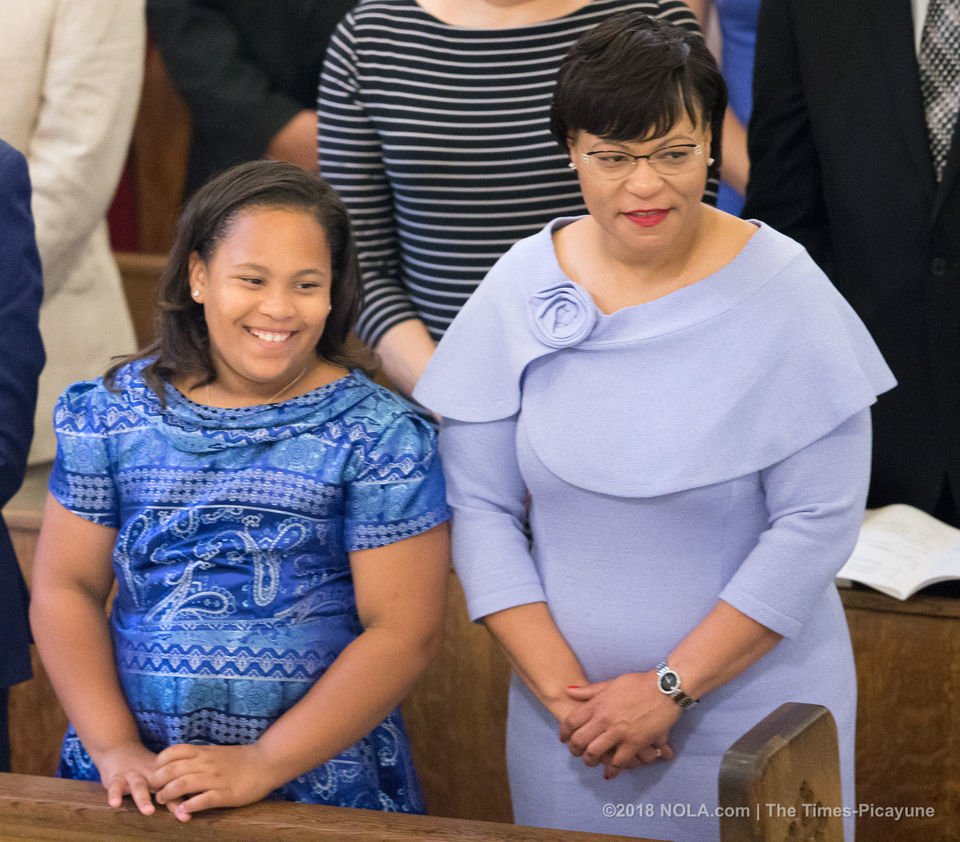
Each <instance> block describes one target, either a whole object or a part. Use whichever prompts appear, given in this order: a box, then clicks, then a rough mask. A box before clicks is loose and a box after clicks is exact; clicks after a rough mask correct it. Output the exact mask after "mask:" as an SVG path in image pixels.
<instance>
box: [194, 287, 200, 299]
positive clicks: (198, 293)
mask: <svg viewBox="0 0 960 842" xmlns="http://www.w3.org/2000/svg"><path fill="white" fill-rule="evenodd" d="M198 295H200V290H198V289H195V290H194V291H193V297H194V298H196V297H197V296H198Z"/></svg>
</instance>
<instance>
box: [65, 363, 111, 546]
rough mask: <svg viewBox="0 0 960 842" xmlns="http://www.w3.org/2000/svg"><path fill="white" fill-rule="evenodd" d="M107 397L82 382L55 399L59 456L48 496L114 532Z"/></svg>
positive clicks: (96, 385) (95, 385) (102, 392)
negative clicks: (50, 494)
mask: <svg viewBox="0 0 960 842" xmlns="http://www.w3.org/2000/svg"><path fill="white" fill-rule="evenodd" d="M106 394H107V393H105V392H104V390H103V389H102V387H100V386H99V385H98V384H97V383H95V382H81V383H74V384H73V385H72V386H70V387H68V388H67V389H66V391H64V393H63V394H62V395H61V396H60V399H59V400H58V401H57V405H56V408H55V409H54V414H53V423H54V430H55V432H56V434H57V456H56V459H55V461H54V463H53V470H52V472H51V475H50V492H51V493H52V494H53V496H54V497H55V498H56V500H57V502H58V503H60V504H61V505H62V506H63V507H64V508H66V509H68V510H69V511H71V512H73V513H74V514H77V515H80V517H82V518H84V519H86V520H89V521H92V522H93V523H97V524H100V525H101V526H110V527H113V528H114V529H116V528H118V527H119V526H120V512H119V498H118V496H117V489H116V486H115V484H114V481H113V472H112V470H111V460H110V455H109V450H110V448H109V437H110V431H109V421H108V419H109V417H110V413H109V412H108V411H107V407H106V405H105V403H104V401H103V397H104V396H105V395H106ZM114 420H117V419H114Z"/></svg>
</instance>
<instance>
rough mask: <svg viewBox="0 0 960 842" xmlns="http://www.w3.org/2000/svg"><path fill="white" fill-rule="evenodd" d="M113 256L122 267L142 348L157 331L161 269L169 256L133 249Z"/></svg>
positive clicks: (131, 314) (115, 253)
mask: <svg viewBox="0 0 960 842" xmlns="http://www.w3.org/2000/svg"><path fill="white" fill-rule="evenodd" d="M113 257H114V259H115V260H116V261H117V267H118V268H119V269H120V278H121V280H122V281H123V292H124V294H125V295H126V297H127V307H128V308H129V310H130V318H131V319H133V329H134V332H135V333H136V335H137V347H138V348H143V347H145V346H146V345H149V344H150V343H151V342H152V341H153V339H154V336H155V333H156V330H155V326H154V316H155V314H156V309H157V300H158V299H159V296H160V273H161V272H163V268H164V266H166V265H167V258H166V255H163V254H133V253H131V252H114V254H113Z"/></svg>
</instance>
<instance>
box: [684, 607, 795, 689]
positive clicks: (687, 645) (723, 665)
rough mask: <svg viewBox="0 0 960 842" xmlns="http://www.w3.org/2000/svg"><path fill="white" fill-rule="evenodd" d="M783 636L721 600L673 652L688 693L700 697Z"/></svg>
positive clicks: (729, 678) (738, 672) (718, 685)
mask: <svg viewBox="0 0 960 842" xmlns="http://www.w3.org/2000/svg"><path fill="white" fill-rule="evenodd" d="M781 639H782V638H781V635H779V634H777V632H775V631H772V630H771V629H768V628H767V627H766V626H764V625H761V624H760V623H758V622H757V621H756V620H753V619H751V618H750V617H748V616H747V615H746V614H743V613H742V612H740V611H738V610H737V609H736V608H734V607H733V606H731V605H729V604H727V603H726V602H723V601H722V600H721V601H719V602H718V603H717V604H716V606H714V608H713V610H712V611H711V612H710V613H709V614H708V615H707V616H706V617H705V618H704V619H703V620H701V621H700V623H698V624H697V626H696V627H695V628H694V629H693V631H691V632H690V634H688V635H687V636H686V637H685V638H684V639H683V640H682V641H681V642H680V643H679V644H678V645H677V647H676V648H675V649H674V650H673V651H672V652H671V653H670V655H669V657H668V658H667V664H668V665H669V666H670V668H671V669H674V670H676V672H677V674H678V675H679V676H680V678H681V681H682V687H681V689H682V690H683V692H684V693H686V694H687V695H688V696H692V697H693V698H694V699H697V698H699V697H700V696H703V695H705V694H707V693H709V692H710V691H712V690H716V689H717V688H718V687H720V686H722V685H723V684H726V683H727V682H728V681H730V680H731V679H732V678H735V677H736V676H738V675H739V674H740V673H741V672H743V671H744V670H745V669H746V668H747V667H749V666H751V665H752V664H753V663H754V662H756V661H758V660H760V658H762V657H763V656H764V655H766V654H767V652H769V651H770V650H771V649H773V647H774V646H776V645H777V644H778V643H779V642H780V640H781Z"/></svg>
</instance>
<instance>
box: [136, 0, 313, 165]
mask: <svg viewBox="0 0 960 842" xmlns="http://www.w3.org/2000/svg"><path fill="white" fill-rule="evenodd" d="M147 23H148V26H149V30H150V36H151V38H152V39H153V41H154V43H156V45H157V47H158V48H159V50H160V54H161V55H162V56H163V60H164V63H165V64H166V66H167V70H168V71H169V73H170V76H171V78H172V79H173V82H174V84H175V85H176V87H177V89H178V90H179V91H180V93H181V94H182V95H183V98H184V99H185V100H186V102H187V105H188V106H189V108H190V111H191V116H192V118H193V121H194V123H195V125H196V126H197V129H198V131H199V133H200V134H202V135H203V136H204V137H205V138H208V139H212V140H213V139H215V140H216V141H217V142H218V143H219V144H220V149H219V153H220V157H221V159H222V160H224V161H240V160H249V159H250V158H256V157H259V156H260V155H262V154H263V153H264V152H265V151H266V149H267V145H268V144H269V143H270V140H271V138H273V136H274V135H275V134H276V133H277V132H278V131H280V129H282V128H283V127H284V126H285V125H286V124H287V123H288V122H289V121H290V120H291V119H293V117H294V116H295V115H296V114H297V112H298V111H300V110H301V108H302V106H301V105H300V104H299V102H297V100H296V99H294V98H293V97H292V96H290V95H289V93H288V92H286V91H282V90H278V89H277V88H276V87H274V86H272V85H271V82H270V79H269V77H268V75H267V74H266V73H265V72H264V70H263V69H262V68H261V67H260V66H259V65H258V64H257V62H256V61H255V60H254V59H253V57H252V56H251V55H250V54H249V52H248V51H247V50H245V48H244V44H243V39H242V35H241V33H240V32H239V31H238V29H237V27H236V26H235V24H234V22H233V21H232V20H231V19H230V18H229V17H227V16H226V15H225V14H224V13H223V12H222V11H221V10H220V9H218V8H215V6H214V5H213V4H209V3H204V2H202V0H148V2H147ZM278 25H279V24H278Z"/></svg>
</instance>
